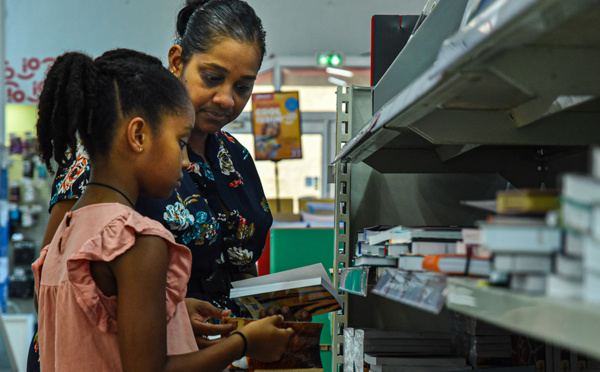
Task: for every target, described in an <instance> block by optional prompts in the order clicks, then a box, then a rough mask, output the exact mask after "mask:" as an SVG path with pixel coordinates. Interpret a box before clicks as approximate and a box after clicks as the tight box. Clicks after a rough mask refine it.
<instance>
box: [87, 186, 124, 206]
mask: <svg viewBox="0 0 600 372" xmlns="http://www.w3.org/2000/svg"><path fill="white" fill-rule="evenodd" d="M87 184H88V186H89V185H96V186H102V187H106V188H108V189H111V190H114V191H116V192H118V193H119V194H121V195H123V197H124V198H125V199H126V200H127V201H128V202H129V204H131V207H133V208H134V209H135V205H134V204H133V203H132V202H131V200H129V198H128V197H127V195H125V193H123V191H121V190H119V189H117V188H116V187H114V186H111V185H107V184H105V183H100V182H88V183H87Z"/></svg>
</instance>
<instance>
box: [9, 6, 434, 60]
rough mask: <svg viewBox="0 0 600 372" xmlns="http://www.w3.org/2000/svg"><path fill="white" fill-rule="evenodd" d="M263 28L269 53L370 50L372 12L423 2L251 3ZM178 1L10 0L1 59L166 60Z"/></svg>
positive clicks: (398, 10) (413, 9)
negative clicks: (124, 54) (122, 51)
mask: <svg viewBox="0 0 600 372" xmlns="http://www.w3.org/2000/svg"><path fill="white" fill-rule="evenodd" d="M249 3H250V4H251V5H252V6H253V7H254V8H255V10H256V12H257V14H258V15H259V16H260V17H261V18H262V20H263V23H264V25H265V29H266V30H267V48H268V53H269V54H271V53H274V54H276V55H279V56H284V55H314V54H316V53H317V52H321V51H326V50H336V51H340V52H343V53H345V54H348V55H359V54H362V53H366V52H369V50H370V24H371V23H370V19H371V16H372V15H373V14H415V13H418V12H419V11H420V10H421V9H422V7H423V4H424V3H425V0H371V1H367V0H249ZM181 4H183V1H181V0H53V1H49V0H41V1H40V0H8V1H6V8H7V9H6V10H7V11H6V13H7V22H6V25H7V28H6V32H7V35H6V45H7V58H8V59H9V60H11V61H12V60H16V59H19V58H22V57H23V56H32V55H37V56H55V55H58V54H60V53H62V52H64V51H66V50H84V51H86V52H88V53H90V54H92V55H97V54H100V53H101V52H103V51H105V50H107V49H111V48H115V47H129V48H134V49H140V50H143V51H146V52H148V53H150V54H155V55H158V56H160V57H165V56H166V52H167V50H168V47H169V46H170V45H171V43H172V42H173V37H174V31H175V18H176V15H177V11H178V10H179V8H180V6H181Z"/></svg>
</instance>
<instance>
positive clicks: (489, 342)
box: [454, 318, 513, 369]
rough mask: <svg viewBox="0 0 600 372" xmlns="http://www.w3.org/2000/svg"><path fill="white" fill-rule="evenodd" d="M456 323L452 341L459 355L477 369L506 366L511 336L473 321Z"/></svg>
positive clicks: (508, 361) (510, 349)
mask: <svg viewBox="0 0 600 372" xmlns="http://www.w3.org/2000/svg"><path fill="white" fill-rule="evenodd" d="M461 319H462V320H464V322H459V321H457V322H456V323H457V324H460V326H457V325H456V324H455V326H456V327H457V329H456V332H455V334H454V340H455V343H456V346H457V349H458V350H457V351H458V353H459V355H461V356H464V357H466V358H467V359H468V361H469V363H470V365H472V366H474V367H475V368H477V369H481V368H493V367H501V366H508V365H510V364H511V357H512V353H513V347H512V337H513V336H512V334H511V333H510V331H507V330H506V329H503V328H499V327H496V326H494V325H492V324H489V323H486V322H482V321H479V320H475V319H468V318H461Z"/></svg>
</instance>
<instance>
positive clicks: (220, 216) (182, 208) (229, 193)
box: [50, 132, 273, 312]
mask: <svg viewBox="0 0 600 372" xmlns="http://www.w3.org/2000/svg"><path fill="white" fill-rule="evenodd" d="M206 155H207V158H208V162H209V164H210V165H211V166H212V167H211V166H209V165H208V164H207V163H206V162H205V161H204V159H203V158H202V157H201V156H200V155H198V154H195V153H194V152H193V151H192V150H191V149H189V148H188V156H189V158H190V167H189V168H188V171H187V172H184V177H183V180H182V181H181V187H180V188H179V189H177V190H175V192H174V193H173V195H171V197H170V198H168V199H165V200H157V199H151V198H148V197H145V196H142V195H140V196H139V198H138V201H137V203H136V209H137V210H138V211H139V212H140V213H141V214H143V215H145V216H148V217H150V218H152V219H155V220H157V221H160V222H161V223H162V224H163V225H164V226H165V227H166V228H167V229H169V230H170V231H171V232H172V233H173V235H174V236H175V239H176V241H177V242H178V243H181V244H184V245H186V246H187V247H188V248H189V249H190V250H191V251H192V273H191V277H190V280H189V282H188V297H195V298H199V299H203V300H208V301H212V302H213V303H214V304H215V305H218V306H220V307H227V308H232V310H235V306H233V304H232V303H231V301H220V300H217V299H215V298H210V297H208V296H207V295H206V294H205V293H204V291H203V290H202V286H201V279H202V278H206V277H209V276H210V275H211V274H212V273H213V272H214V271H215V270H216V269H217V267H218V266H219V265H220V264H223V263H225V265H226V266H227V267H228V268H230V270H232V271H233V272H241V271H244V270H246V269H248V268H249V267H250V266H251V265H254V264H255V263H256V261H257V260H258V258H259V257H260V255H261V254H262V251H263V249H264V247H265V241H266V237H267V232H268V231H269V228H270V227H271V224H272V222H273V217H272V215H271V211H270V209H269V205H268V204H267V200H266V198H265V195H264V192H263V189H262V184H261V182H260V179H259V176H258V173H257V171H256V167H255V165H254V161H253V160H252V157H251V156H250V154H249V153H248V150H247V149H246V148H245V147H244V146H242V144H240V143H239V142H238V141H237V140H236V139H235V138H234V137H232V136H231V135H229V134H228V133H226V132H219V133H216V134H214V135H209V137H208V141H207V147H206ZM89 170H90V168H89V162H88V161H87V157H86V155H85V153H83V152H82V151H80V152H78V154H77V157H76V161H75V162H74V163H73V165H71V167H69V168H68V169H66V170H65V171H63V172H59V173H58V174H57V176H56V178H55V179H54V183H53V185H52V195H53V196H52V199H51V201H50V208H52V205H54V203H57V202H59V201H61V200H66V199H77V198H79V196H80V195H81V193H82V192H83V190H84V189H85V185H86V184H87V180H88V178H89ZM236 312H237V311H236Z"/></svg>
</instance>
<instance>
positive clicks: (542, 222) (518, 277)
mask: <svg viewBox="0 0 600 372" xmlns="http://www.w3.org/2000/svg"><path fill="white" fill-rule="evenodd" d="M496 204H497V207H498V208H497V212H498V214H497V215H495V216H493V217H490V218H489V219H488V221H486V222H482V223H480V225H479V229H480V231H481V244H482V245H483V246H484V247H486V248H487V249H489V251H490V252H491V253H492V254H493V257H492V274H491V275H490V277H491V281H492V282H494V283H496V284H506V285H508V286H509V288H511V289H512V290H515V291H519V292H524V293H529V294H544V293H545V291H546V280H547V276H548V275H549V274H550V273H551V272H552V266H553V257H554V255H555V254H556V253H557V252H558V251H559V250H560V249H561V247H562V242H563V231H562V229H561V228H560V227H558V226H556V223H555V222H552V221H553V220H555V218H554V219H553V218H551V216H555V215H556V212H555V211H554V209H555V208H557V205H558V191H557V190H529V189H524V190H510V191H501V192H498V193H497V195H496Z"/></svg>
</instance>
